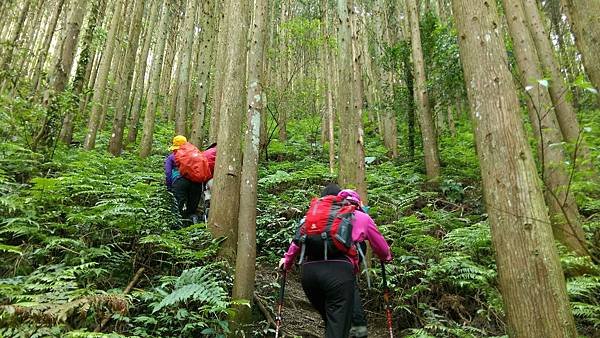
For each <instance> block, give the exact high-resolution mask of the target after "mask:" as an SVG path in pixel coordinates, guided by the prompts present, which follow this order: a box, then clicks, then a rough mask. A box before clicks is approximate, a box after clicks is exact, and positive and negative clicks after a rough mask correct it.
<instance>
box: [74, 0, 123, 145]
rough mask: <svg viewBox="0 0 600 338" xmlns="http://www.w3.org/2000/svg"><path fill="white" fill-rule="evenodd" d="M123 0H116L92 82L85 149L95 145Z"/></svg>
mask: <svg viewBox="0 0 600 338" xmlns="http://www.w3.org/2000/svg"><path fill="white" fill-rule="evenodd" d="M123 6H124V3H123V0H116V2H115V10H114V13H113V17H112V20H111V23H110V30H109V31H108V35H107V37H106V48H105V49H104V53H103V56H102V60H101V62H100V68H99V69H98V78H97V79H96V83H95V84H94V94H93V96H92V103H93V106H92V112H91V113H90V118H89V121H88V126H87V134H86V136H85V141H84V142H83V147H84V148H85V149H87V150H90V149H93V148H94V147H95V146H96V133H97V132H98V126H99V125H100V115H101V113H102V108H103V102H104V93H105V92H106V84H107V82H108V75H109V71H110V66H111V64H112V56H113V52H114V50H115V47H116V44H117V39H116V36H117V31H118V28H119V23H120V21H121V12H122V10H123Z"/></svg>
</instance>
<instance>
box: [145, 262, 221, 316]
mask: <svg viewBox="0 0 600 338" xmlns="http://www.w3.org/2000/svg"><path fill="white" fill-rule="evenodd" d="M217 278H218V277H217V276H216V275H214V274H212V273H211V272H210V269H209V268H208V267H200V268H192V269H189V270H185V271H184V272H183V273H182V274H181V276H179V278H178V279H177V281H176V282H175V286H174V290H173V291H172V292H171V293H170V294H168V295H167V296H166V297H165V298H164V299H163V300H162V301H161V302H160V303H158V304H156V305H155V306H154V308H153V310H152V312H153V313H155V312H157V311H159V310H161V309H163V308H165V307H169V306H172V305H176V304H179V303H186V302H190V301H195V302H199V303H200V304H202V308H203V309H205V310H206V311H208V312H214V313H219V312H223V311H227V310H228V307H229V305H230V303H229V302H228V301H227V293H226V292H225V290H224V289H223V288H222V287H221V286H220V285H219V282H218V279H217Z"/></svg>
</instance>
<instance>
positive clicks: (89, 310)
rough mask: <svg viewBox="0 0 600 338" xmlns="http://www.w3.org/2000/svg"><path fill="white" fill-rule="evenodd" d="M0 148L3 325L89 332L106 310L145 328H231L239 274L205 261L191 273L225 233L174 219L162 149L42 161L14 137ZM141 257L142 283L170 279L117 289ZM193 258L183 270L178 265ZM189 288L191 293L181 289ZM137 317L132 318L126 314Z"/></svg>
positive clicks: (49, 332)
mask: <svg viewBox="0 0 600 338" xmlns="http://www.w3.org/2000/svg"><path fill="white" fill-rule="evenodd" d="M0 149H1V150H2V153H3V154H5V156H4V157H3V158H2V160H3V161H4V162H5V163H7V164H8V165H7V166H6V169H4V171H3V172H2V173H1V175H0V179H1V180H2V181H3V182H6V183H7V184H6V185H4V184H3V185H2V196H1V198H0V201H1V203H0V208H1V210H2V213H3V214H4V215H6V217H5V218H3V219H2V220H0V255H1V256H2V257H3V258H4V259H3V260H2V263H0V301H1V303H2V304H4V306H3V307H2V309H0V322H1V323H2V324H1V325H0V326H2V327H3V329H2V330H3V331H0V334H2V335H3V336H6V337H13V336H14V337H17V336H19V337H20V336H21V335H22V334H25V335H26V336H54V337H59V336H60V337H64V336H73V337H77V336H86V335H88V334H91V333H89V331H90V330H92V331H93V329H94V327H95V326H96V325H97V323H99V322H100V321H101V319H102V318H103V317H105V316H112V320H113V321H116V322H117V324H116V325H117V326H118V327H120V329H119V332H123V333H125V332H128V331H129V330H134V331H135V332H132V333H133V334H136V335H138V336H146V337H148V336H163V337H167V336H169V335H170V334H172V335H171V336H172V337H179V336H181V332H197V334H200V332H201V331H203V330H207V331H206V332H214V334H215V335H217V334H224V333H225V332H227V330H228V328H227V325H226V322H225V318H226V317H227V315H228V314H229V313H230V308H231V307H232V303H230V301H229V300H228V296H227V292H226V290H227V288H228V287H229V285H230V283H231V280H230V279H229V278H224V276H222V275H219V274H214V273H208V270H211V269H217V266H218V265H215V264H213V265H207V267H206V268H205V269H204V270H203V271H204V272H207V273H206V274H205V276H204V277H203V278H204V279H203V278H200V277H201V276H203V275H202V274H201V273H200V272H197V273H195V274H194V273H193V272H194V271H196V270H195V269H194V268H193V267H194V266H198V265H201V264H203V263H204V262H211V261H213V262H214V258H215V256H216V252H217V249H218V244H219V240H218V239H213V238H212V237H211V236H210V234H209V233H208V231H207V229H206V227H205V226H204V225H202V224H197V225H194V226H191V227H187V228H183V229H178V230H171V229H172V227H178V219H177V217H176V215H175V214H174V213H173V200H172V196H171V195H169V194H168V193H167V192H166V191H165V189H164V187H163V175H164V174H163V173H162V171H161V169H162V160H163V158H162V156H153V157H150V158H148V159H146V160H140V159H138V158H137V157H136V156H128V155H125V156H123V157H119V158H113V157H109V156H108V155H104V154H103V153H101V152H93V151H92V152H82V151H79V150H66V149H61V148H59V151H57V152H56V155H55V157H54V160H53V161H52V162H45V163H43V162H42V160H43V159H42V157H41V156H39V155H38V154H35V153H32V152H30V151H27V150H26V149H23V148H20V147H18V146H14V145H13V144H1V147H0ZM3 168H4V167H3ZM42 168H43V171H42V170H40V169H42ZM148 168H154V169H151V170H148ZM41 173H44V176H40V175H41ZM140 264H141V265H142V266H146V267H147V269H150V270H149V274H148V276H149V277H147V278H148V279H149V280H148V281H140V282H139V283H138V285H140V287H142V288H147V287H148V286H147V284H148V282H151V283H152V279H156V280H157V281H158V280H160V281H162V282H161V283H162V286H161V287H160V288H155V289H152V290H149V291H141V292H133V293H131V294H130V295H124V294H123V293H122V291H121V290H119V289H115V288H122V287H124V286H125V285H127V284H128V282H129V281H130V279H131V276H132V275H133V274H134V272H135V271H136V270H134V269H136V268H135V266H136V265H140ZM190 268H191V269H190ZM184 269H188V270H187V271H186V272H184V273H183V274H182V275H181V277H180V278H179V279H178V278H171V277H169V276H170V275H171V274H179V273H181V271H184ZM178 280H179V281H178ZM217 280H218V281H219V283H218V284H215V281H217ZM169 281H174V282H173V283H170V282H169ZM211 281H212V282H211ZM186 283H187V284H186ZM185 290H188V291H190V293H189V294H187V296H182V295H183V294H182V293H181V292H184V291H185ZM217 291H218V292H217ZM171 292H172V293H173V294H172V295H171V296H168V295H169V294H170V293H171ZM161 302H162V303H161ZM174 308H178V309H177V310H176V311H174V310H173V309H174ZM154 309H157V310H158V309H160V311H156V312H155V313H153V310H154ZM176 315H177V316H178V317H177V316H176ZM146 319H147V320H146ZM132 320H134V321H135V322H136V323H137V324H136V326H135V327H134V328H131V327H130V326H129V325H125V323H131V322H132ZM153 322H156V323H158V322H160V323H161V327H160V330H161V331H160V333H153V332H154V331H155V329H156V328H155V325H154V324H152V323H153ZM182 322H186V324H184V325H183V326H180V324H181V323H182ZM145 325H148V326H147V327H146V326H145ZM171 325H172V326H171ZM97 336H98V337H100V336H102V335H100V334H98V335H97ZM105 336H106V337H109V336H110V335H105ZM112 336H113V337H116V336H118V335H112Z"/></svg>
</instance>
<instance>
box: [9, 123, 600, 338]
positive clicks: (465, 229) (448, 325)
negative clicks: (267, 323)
mask: <svg viewBox="0 0 600 338" xmlns="http://www.w3.org/2000/svg"><path fill="white" fill-rule="evenodd" d="M596 115H598V114H596ZM586 116H587V115H586ZM594 119H597V118H592V117H590V118H588V119H585V120H584V121H586V122H585V123H586V126H590V125H591V126H592V127H594V128H596V126H600V121H596V120H594ZM302 123H304V122H301V124H300V125H298V126H297V128H300V130H307V131H308V130H313V129H314V126H315V123H317V122H315V121H314V120H311V121H307V122H305V123H306V124H307V125H304V126H303V125H302ZM317 125H318V124H317ZM292 128H294V127H292ZM166 130H167V129H160V130H159V132H158V136H157V140H156V145H157V147H156V148H157V150H156V151H155V152H154V154H153V155H152V156H150V157H149V158H148V159H145V160H141V159H139V158H138V157H137V154H134V153H129V152H125V153H124V155H123V156H121V157H118V158H113V157H111V156H109V155H107V154H106V153H104V152H103V151H90V152H86V151H82V150H81V149H77V148H75V149H67V148H63V147H58V148H57V149H56V150H55V151H54V153H53V156H51V157H48V156H47V154H38V153H34V152H32V151H30V150H28V149H27V147H26V146H25V145H18V144H19V143H18V142H8V141H7V142H4V143H0V163H1V164H2V166H0V193H1V194H0V213H1V214H2V215H3V217H2V219H1V220H0V257H2V260H0V335H1V336H4V337H124V336H137V337H184V336H201V335H204V336H226V335H232V334H233V333H232V332H233V330H234V329H233V328H232V327H230V324H229V322H228V321H227V319H228V318H229V317H230V316H231V315H232V313H233V308H234V306H235V305H236V304H235V302H233V301H232V300H231V298H230V296H229V294H230V288H231V285H232V277H231V275H232V274H231V268H230V267H229V266H227V264H226V263H224V262H221V261H219V260H217V259H216V257H217V250H218V246H219V243H220V240H218V239H214V238H212V237H211V236H210V234H209V232H208V231H207V229H206V227H205V225H204V224H196V225H193V226H190V227H185V228H179V223H178V222H179V220H178V219H177V217H176V216H175V215H174V212H173V206H172V196H170V195H169V194H168V193H167V192H166V191H165V189H164V187H163V185H164V184H163V179H164V178H163V173H162V161H163V158H164V157H163V156H164V155H165V154H166V146H165V144H167V140H168V138H169V137H168V132H167V131H166ZM594 130H595V129H594ZM367 133H373V132H372V131H370V130H367ZM290 134H294V133H292V132H290ZM294 135H301V134H300V133H296V134H294ZM370 135H371V134H370ZM373 135H374V134H373ZM588 139H589V144H590V148H591V149H592V152H593V154H594V156H598V154H599V153H600V152H599V151H598V149H599V148H598V147H599V144H598V142H600V141H598V138H595V139H594V138H591V139H590V138H588ZM103 140H104V141H105V140H106V135H103V136H101V137H100V141H99V142H100V144H102V142H104V141H103ZM315 142H316V136H315V139H313V140H312V141H311V142H308V141H307V140H306V139H304V138H301V137H298V138H292V139H291V140H290V141H289V142H288V143H287V144H285V146H283V145H282V144H279V143H278V142H273V143H272V145H271V146H272V147H271V151H270V153H269V156H270V161H268V162H266V163H264V164H263V165H262V166H261V168H260V172H259V196H258V206H257V210H258V219H257V240H258V243H257V251H258V260H259V264H265V265H274V264H275V262H276V261H277V260H278V259H279V257H281V255H282V253H283V251H284V250H285V249H286V247H287V244H288V243H289V239H290V237H291V235H292V233H293V229H294V227H295V226H296V224H297V222H298V221H299V220H300V218H301V217H302V216H303V214H304V211H305V210H306V209H307V208H308V204H309V202H310V199H311V198H312V197H314V196H317V195H318V194H319V191H320V189H321V188H322V187H323V186H325V185H326V184H327V183H329V182H332V181H335V173H333V174H332V173H330V171H329V168H328V165H327V163H326V154H327V150H326V148H325V149H323V148H322V147H321V146H320V145H318V144H316V143H315ZM473 142H474V141H473V137H472V133H471V132H470V126H469V125H468V124H467V123H465V124H459V125H458V131H457V134H456V136H455V137H454V138H452V137H450V136H449V135H445V134H444V137H443V138H442V140H441V142H440V144H441V149H442V151H441V157H442V163H443V168H442V170H443V179H442V180H441V182H440V185H439V188H438V189H437V190H434V191H431V190H429V188H428V187H427V185H426V184H425V176H424V173H423V172H422V165H421V163H420V162H419V160H418V159H419V157H418V155H419V154H417V160H416V161H414V162H413V161H409V160H407V159H406V158H403V157H401V158H400V159H397V160H390V159H389V158H387V157H386V155H385V153H386V152H385V149H383V147H382V146H381V143H380V141H379V140H378V139H377V138H375V137H374V136H372V137H371V138H370V139H369V140H368V142H367V150H366V156H367V157H368V158H369V161H368V163H369V164H368V165H367V181H368V187H369V189H368V191H369V196H368V199H369V205H370V206H371V209H370V214H371V215H372V217H373V218H374V220H375V221H376V223H377V224H378V226H379V228H380V230H381V231H382V233H383V234H384V235H385V237H386V238H387V239H388V240H389V242H390V244H391V246H392V251H393V255H394V257H395V259H394V261H393V262H392V263H391V264H389V265H388V276H389V285H390V286H391V288H392V299H391V302H392V304H393V311H394V318H395V323H394V325H395V327H396V328H397V329H399V330H400V331H401V333H402V334H403V335H404V336H406V337H497V336H502V335H504V334H505V332H506V328H505V319H504V312H503V308H502V299H501V296H500V293H499V291H498V287H497V271H496V266H495V262H494V256H493V255H494V252H493V250H492V247H491V237H490V236H491V235H490V228H489V224H488V221H487V214H486V213H485V209H484V207H483V203H482V201H481V195H482V193H481V186H480V184H479V183H478V182H479V181H480V178H479V169H478V166H477V157H476V154H475V150H474V147H473ZM575 179H576V181H575V182H574V183H575V184H574V188H573V189H574V190H573V191H574V192H575V194H576V196H577V198H578V202H579V205H580V208H581V210H582V213H583V214H584V215H585V217H586V220H585V222H584V229H585V230H586V234H587V235H588V237H589V239H590V242H592V243H593V242H594V238H598V237H597V236H599V235H598V234H599V231H600V230H599V229H600V205H599V204H598V186H597V183H596V185H594V183H590V182H585V183H582V182H581V181H580V178H577V177H576V178H575ZM594 236H596V237H594ZM561 262H562V265H563V269H564V271H565V275H566V276H567V287H568V293H569V296H570V298H571V302H572V303H571V304H572V309H573V314H574V315H575V318H576V321H577V326H578V329H579V331H580V333H581V334H582V335H586V336H592V335H593V333H594V332H597V330H599V329H600V300H599V299H598V297H597V295H598V294H599V293H600V278H599V277H598V276H599V275H600V271H599V269H598V267H597V266H596V265H594V264H593V263H591V262H590V261H589V260H585V259H581V258H579V257H575V256H572V255H570V254H569V253H567V252H566V251H565V250H564V248H561ZM142 268H143V269H144V270H143V273H142V274H141V277H140V278H139V280H137V281H136V284H135V285H134V286H133V288H131V289H130V290H129V292H127V293H125V292H124V290H125V288H126V286H127V285H128V284H129V283H130V282H131V281H132V279H134V276H136V274H137V273H138V272H140V269H142ZM580 271H586V273H585V274H583V275H582V274H580V273H578V272H580ZM369 273H370V274H371V275H372V280H373V282H374V286H375V287H374V288H371V289H366V285H365V284H366V283H365V280H366V279H365V278H364V274H365V272H362V273H361V276H360V283H361V286H362V288H363V290H365V291H364V292H363V295H364V296H363V297H364V303H365V304H366V306H367V310H369V311H371V312H381V310H382V308H383V304H382V295H381V290H380V288H379V287H378V286H379V284H378V283H379V281H380V280H381V279H380V274H381V271H379V268H378V267H377V266H373V267H371V269H370V271H369ZM574 276H576V277H574ZM106 318H111V320H110V321H108V322H107V323H106V324H105V326H103V328H102V330H103V332H112V333H105V334H102V333H92V332H90V331H93V329H94V328H96V327H98V326H99V325H100V323H101V322H102V321H103V320H105V319H106Z"/></svg>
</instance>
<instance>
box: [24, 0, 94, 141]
mask: <svg viewBox="0 0 600 338" xmlns="http://www.w3.org/2000/svg"><path fill="white" fill-rule="evenodd" d="M87 4H88V0H78V1H77V2H76V3H75V5H74V6H73V8H72V9H71V12H70V13H69V20H68V24H67V31H66V33H65V38H64V40H63V41H62V45H61V49H60V51H61V52H60V57H59V59H58V62H57V63H56V66H55V67H54V74H53V76H52V80H51V86H52V89H53V95H52V98H51V103H50V105H51V106H50V108H49V109H48V112H47V113H46V116H45V117H44V119H43V121H42V126H41V127H40V129H39V131H38V133H37V134H36V136H35V137H34V139H33V140H32V148H33V149H35V148H36V147H37V146H38V145H39V144H40V143H41V142H44V141H46V140H47V139H48V138H49V137H50V136H52V135H53V134H54V133H53V132H54V129H55V126H56V124H57V123H58V122H59V115H58V114H59V111H58V107H57V105H58V97H59V96H60V95H61V93H62V92H63V91H64V90H65V88H66V87H67V83H68V81H69V75H70V74H71V68H72V67H73V61H74V59H75V52H76V50H77V42H78V41H79V32H80V31H81V24H82V23H83V18H84V15H85V11H86V6H87Z"/></svg>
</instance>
